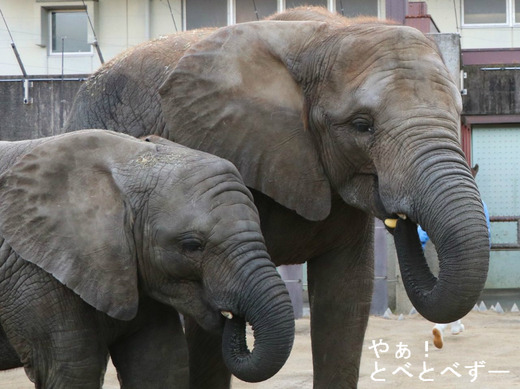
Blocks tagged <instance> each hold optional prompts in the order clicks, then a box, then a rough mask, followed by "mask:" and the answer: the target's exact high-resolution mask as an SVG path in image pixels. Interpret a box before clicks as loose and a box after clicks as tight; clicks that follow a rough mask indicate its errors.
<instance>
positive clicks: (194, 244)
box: [181, 238, 204, 253]
mask: <svg viewBox="0 0 520 389" xmlns="http://www.w3.org/2000/svg"><path fill="white" fill-rule="evenodd" d="M181 245H182V251H183V252H185V253H196V252H200V251H203V250H204V244H203V243H202V241H201V240H200V239H198V238H185V239H183V240H182V242H181Z"/></svg>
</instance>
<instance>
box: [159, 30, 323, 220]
mask: <svg viewBox="0 0 520 389" xmlns="http://www.w3.org/2000/svg"><path fill="white" fill-rule="evenodd" d="M322 26H323V24H322V23H315V22H276V21H272V22H269V21H264V22H253V23H244V24H239V25H235V26H229V27H226V28H221V29H219V30H218V31H217V32H216V33H214V34H212V35H210V36H209V37H207V38H206V39H203V40H201V41H200V42H198V43H197V44H196V45H194V46H193V47H192V48H191V49H190V50H188V51H187V52H186V54H185V55H184V56H183V57H182V58H181V60H180V61H179V62H178V64H177V66H176V67H175V69H174V70H173V71H172V73H171V74H170V75H169V77H168V79H167V80H166V81H165V82H164V84H163V85H162V86H161V88H160V95H161V104H162V110H163V114H164V115H165V119H166V122H167V123H168V124H167V130H168V135H169V138H170V139H171V140H173V141H175V142H179V143H182V144H184V145H186V146H189V147H192V148H195V149H199V150H203V151H206V152H209V153H212V154H216V155H218V156H220V157H223V158H226V159H228V160H230V161H232V162H233V163H234V164H235V165H236V166H237V167H238V169H239V171H240V173H241V174H242V177H243V178H244V181H245V183H246V185H247V186H249V187H250V188H253V189H256V190H258V191H260V192H263V193H264V194H266V195H268V196H269V197H271V198H273V199H274V200H275V201H277V202H278V203H280V204H282V205H284V206H285V207H287V208H290V209H292V210H294V211H296V212H297V213H298V214H300V215H301V216H303V217H305V218H307V219H309V220H322V219H324V218H325V217H326V216H327V215H328V214H329V212H330V203H331V193H330V184H329V182H328V179H327V178H326V176H325V173H324V169H323V166H322V164H321V162H320V158H319V156H318V153H317V151H316V145H315V144H314V142H313V139H312V138H311V134H310V133H309V131H307V130H306V128H305V114H304V96H303V92H302V89H301V87H300V85H299V84H298V82H297V81H296V80H295V78H293V76H292V75H291V73H290V71H289V70H288V68H287V61H288V59H287V58H284V57H283V56H284V55H285V53H288V52H290V51H291V50H293V49H294V47H293V46H298V45H303V44H304V43H305V42H306V39H309V37H311V36H312V35H313V34H314V33H315V32H316V30H317V29H318V28H320V27H322Z"/></svg>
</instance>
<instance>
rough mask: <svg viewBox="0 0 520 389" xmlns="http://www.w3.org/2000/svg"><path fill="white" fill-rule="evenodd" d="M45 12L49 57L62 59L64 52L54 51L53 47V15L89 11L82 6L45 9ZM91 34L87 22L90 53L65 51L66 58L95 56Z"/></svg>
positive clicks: (87, 40) (87, 39)
mask: <svg viewBox="0 0 520 389" xmlns="http://www.w3.org/2000/svg"><path fill="white" fill-rule="evenodd" d="M43 10H44V11H45V13H46V15H45V18H46V24H47V26H46V27H47V28H46V42H47V48H48V50H47V55H48V56H49V57H61V56H62V52H61V51H53V50H52V49H53V47H52V40H53V31H52V27H53V25H52V15H53V13H56V12H59V13H65V12H68V13H72V12H75V13H79V12H83V13H85V14H86V13H87V9H86V8H84V7H82V6H80V7H49V8H47V7H45V8H43ZM89 38H90V33H89V24H88V21H87V35H86V43H87V44H88V45H89V47H90V50H89V51H81V52H77V51H64V52H63V55H64V56H67V57H92V56H93V55H94V47H93V46H92V43H91V42H90V41H89V40H90V39H89Z"/></svg>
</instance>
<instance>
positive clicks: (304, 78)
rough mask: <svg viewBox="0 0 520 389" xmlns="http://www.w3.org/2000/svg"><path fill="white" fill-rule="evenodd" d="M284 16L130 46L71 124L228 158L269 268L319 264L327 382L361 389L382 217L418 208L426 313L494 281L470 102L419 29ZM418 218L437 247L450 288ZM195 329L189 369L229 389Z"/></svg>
mask: <svg viewBox="0 0 520 389" xmlns="http://www.w3.org/2000/svg"><path fill="white" fill-rule="evenodd" d="M275 18H278V19H293V21H274V20H273V21H261V22H254V23H244V24H239V25H235V26H229V27H224V28H220V29H218V30H216V31H214V32H212V31H195V32H187V33H182V34H178V35H173V36H170V37H167V38H165V39H162V40H158V41H154V42H149V43H146V44H144V45H141V46H138V47H136V48H134V49H132V50H130V51H128V52H125V53H123V54H122V55H120V56H119V57H118V58H116V59H114V60H113V61H111V62H110V63H108V64H107V65H105V66H104V67H102V68H101V69H100V70H99V71H98V72H96V73H95V74H94V75H93V76H92V77H91V78H90V79H89V80H88V81H87V82H86V83H85V84H84V85H83V86H82V88H81V90H80V91H79V93H78V95H77V98H76V101H75V104H74V107H73V109H72V113H71V115H70V120H69V123H68V126H67V130H68V131H72V130H76V129H79V128H86V127H92V126H96V127H103V128H107V129H111V130H115V131H121V132H127V133H129V134H132V135H134V136H141V135H143V134H146V133H148V131H151V132H153V133H155V134H157V135H161V136H163V137H165V138H168V139H171V140H175V141H177V142H179V143H181V144H185V145H188V146H190V147H193V148H196V149H200V150H204V151H208V152H210V153H213V154H216V155H219V156H221V157H224V158H226V159H229V160H231V161H232V162H233V163H234V164H235V165H236V166H237V167H238V169H239V171H240V173H241V175H242V176H243V178H244V181H245V183H246V184H247V186H248V187H249V188H250V189H251V190H252V192H253V195H254V197H255V204H256V205H257V207H258V209H259V212H260V219H261V224H262V231H263V233H264V236H265V238H266V243H267V248H268V251H269V253H270V255H271V257H272V260H273V261H274V262H275V264H277V265H280V264H291V263H301V262H302V261H307V263H308V279H309V294H310V305H311V328H312V350H313V363H314V385H315V387H317V388H325V387H332V388H342V387H355V386H356V385H357V380H358V373H359V362H360V356H361V351H362V345H363V336H364V332H365V329H366V324H367V320H368V314H369V308H370V300H371V293H372V283H373V281H372V280H373V217H374V216H376V217H378V218H380V219H382V220H385V219H387V218H397V214H398V213H400V214H405V215H407V220H406V221H404V220H400V221H399V222H398V223H397V227H396V228H395V229H390V230H391V232H392V233H393V234H394V237H395V242H396V247H397V249H398V258H399V263H400V267H401V274H402V276H403V280H404V284H405V287H406V290H407V292H408V295H409V296H410V298H411V300H412V302H413V304H414V306H415V307H416V308H417V310H418V311H419V312H420V313H421V314H422V315H424V316H425V317H426V318H428V319H429V320H432V321H435V322H450V321H453V320H456V319H458V318H460V317H462V316H464V315H465V314H466V313H467V312H468V311H469V310H470V309H471V308H472V307H473V305H474V304H475V302H476V300H477V299H478V297H479V294H480V292H481V290H482V288H483V286H484V282H485V279H486V276H487V269H488V258H489V243H488V235H487V229H486V221H485V218H484V212H483V209H482V204H481V201H480V195H479V192H478V190H477V187H476V184H475V181H474V180H473V178H472V176H471V173H470V170H469V167H468V165H467V163H466V161H465V158H464V155H463V153H462V151H461V148H460V145H459V141H458V132H457V131H458V125H459V121H460V111H461V98H460V94H459V91H458V89H457V87H456V85H455V84H454V82H453V81H452V79H451V78H450V75H449V73H448V71H447V69H446V67H445V65H444V63H443V61H442V59H441V56H440V54H439V51H438V49H437V47H436V46H435V45H434V43H432V42H431V41H430V40H429V39H427V38H426V37H425V36H424V35H423V34H421V33H420V32H419V31H417V30H415V29H413V28H409V27H403V26H397V25H390V24H385V23H383V22H377V21H373V20H372V21H371V20H347V19H344V18H341V17H339V16H332V15H330V14H328V12H327V11H324V10H320V9H310V10H309V11H307V10H305V9H299V10H294V11H288V12H286V13H285V14H282V15H276V16H275ZM294 20H296V21H294ZM298 20H299V21H298ZM301 20H308V21H301ZM417 223H419V224H420V225H421V226H422V227H423V228H425V229H426V231H427V232H428V234H429V235H430V237H431V239H432V241H433V242H434V244H435V246H436V247H437V250H438V254H439V259H440V275H439V277H438V279H436V278H435V277H434V276H433V275H432V274H431V272H430V271H429V268H428V267H427V265H426V262H425V260H424V257H423V254H422V251H421V247H420V244H419V241H418V237H417V233H416V224H417ZM187 333H188V343H189V347H190V366H197V369H196V370H197V371H198V372H201V371H202V368H203V367H206V366H210V367H207V369H208V371H207V374H198V375H197V376H194V375H192V377H191V380H192V381H191V382H192V386H193V387H212V388H217V387H226V386H227V384H228V380H226V374H225V373H223V370H222V363H221V362H219V361H218V360H216V359H211V358H210V357H208V355H209V353H208V347H209V346H208V344H209V342H210V340H209V339H205V338H203V334H202V331H201V330H200V329H197V327H196V326H193V324H192V323H188V327H187ZM331 334H333V335H331ZM201 344H204V345H205V348H204V349H201V347H200V345H201ZM213 347H214V349H215V350H214V351H213V353H212V355H213V356H216V357H218V352H217V350H218V340H214V346H213ZM227 377H228V376H227Z"/></svg>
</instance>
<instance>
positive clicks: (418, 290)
mask: <svg viewBox="0 0 520 389" xmlns="http://www.w3.org/2000/svg"><path fill="white" fill-rule="evenodd" d="M433 161H435V162H434V163H432V164H431V165H430V166H428V167H427V169H426V170H425V171H424V172H425V173H426V174H427V176H426V177H427V179H426V182H429V183H430V185H428V188H425V189H424V190H418V191H417V192H418V193H417V197H415V199H416V201H415V203H416V204H419V206H418V207H417V211H416V212H415V214H414V212H412V214H411V215H409V216H410V217H411V218H412V219H413V220H415V221H417V222H418V223H420V225H421V226H422V227H423V228H424V229H425V231H426V232H427V233H428V235H429V237H430V239H431V241H432V242H433V243H434V245H435V248H436V250H437V253H438V257H439V275H438V277H435V276H434V275H433V274H432V273H431V271H430V269H429V267H428V265H427V263H426V259H425V257H424V254H423V250H422V247H421V243H420V241H419V238H418V234H417V225H416V224H415V223H413V222H412V221H410V220H409V219H407V220H399V221H398V223H397V226H396V228H395V231H394V239H395V245H396V250H397V255H398V259H399V266H400V270H401V275H402V277H403V283H404V285H405V289H406V292H407V294H408V296H409V298H410V300H411V302H412V304H413V305H414V307H415V308H416V309H417V311H418V312H419V313H420V314H421V315H423V316H424V317H425V318H426V319H428V320H430V321H432V322H436V323H449V322H452V321H455V320H458V319H460V318H461V317H463V316H464V315H465V314H467V313H468V312H469V311H470V310H471V309H472V308H473V307H474V305H475V303H476V302H477V299H478V298H479V296H480V293H481V291H482V289H483V287H484V283H485V281H486V277H487V271H488V262H489V232H488V229H487V223H486V219H485V215H484V211H483V205H482V202H481V199H480V195H479V193H478V189H477V187H476V184H475V182H474V180H473V178H472V177H471V174H470V172H469V169H468V168H467V166H465V163H463V162H461V161H460V159H459V158H457V160H455V161H454V160H453V159H452V160H450V161H447V160H445V161H444V162H439V160H438V159H437V160H436V159H433ZM423 179H424V177H423ZM418 182H420V181H418ZM432 188H433V189H432Z"/></svg>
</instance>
